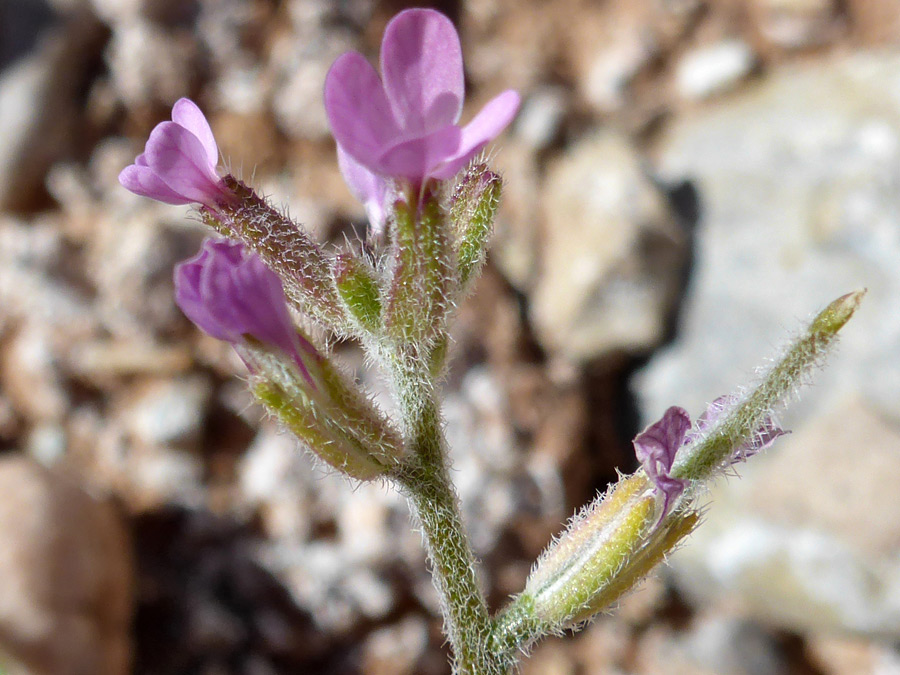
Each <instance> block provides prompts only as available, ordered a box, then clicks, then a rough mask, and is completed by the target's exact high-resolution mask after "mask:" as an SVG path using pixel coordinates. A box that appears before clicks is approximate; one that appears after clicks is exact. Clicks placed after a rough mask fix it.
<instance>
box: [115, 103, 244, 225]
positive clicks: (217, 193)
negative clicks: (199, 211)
mask: <svg viewBox="0 0 900 675" xmlns="http://www.w3.org/2000/svg"><path fill="white" fill-rule="evenodd" d="M218 162H219V148H218V146H217V145H216V139H215V138H213V133H212V129H210V127H209V122H207V121H206V117H204V115H203V113H202V112H201V111H200V108H198V107H197V104H196V103H194V102H193V101H191V100H189V99H186V98H182V99H179V100H178V101H177V102H176V103H175V105H174V106H172V121H171V122H161V123H159V124H157V125H156V127H155V128H154V129H153V131H152V132H150V138H149V139H147V145H146V147H145V148H144V152H143V153H142V154H140V155H138V156H137V158H136V159H135V160H134V164H132V165H130V166H126V167H125V168H124V169H123V170H122V172H121V173H120V174H119V183H121V184H122V186H123V187H125V188H126V189H128V190H131V191H132V192H134V193H135V194H138V195H141V196H143V197H150V199H155V200H157V201H160V202H165V203H166V204H191V203H194V202H197V203H199V204H203V205H204V206H208V207H210V208H215V206H216V205H217V204H220V203H222V202H223V201H228V200H229V198H230V193H229V192H228V191H227V190H226V188H225V187H224V185H223V184H222V182H221V180H220V179H219V175H218V173H217V172H216V166H217V164H218Z"/></svg>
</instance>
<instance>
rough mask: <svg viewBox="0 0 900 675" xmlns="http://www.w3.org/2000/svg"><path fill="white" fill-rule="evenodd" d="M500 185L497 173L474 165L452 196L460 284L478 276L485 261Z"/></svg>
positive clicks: (452, 217) (452, 215) (485, 166)
mask: <svg viewBox="0 0 900 675" xmlns="http://www.w3.org/2000/svg"><path fill="white" fill-rule="evenodd" d="M502 188H503V181H502V180H501V178H500V176H499V175H498V174H496V173H494V172H493V171H490V170H489V169H488V168H487V165H486V164H476V165H475V166H473V167H472V168H470V169H469V170H468V171H467V172H466V174H465V176H463V179H462V180H461V181H460V182H459V185H458V186H457V188H456V191H455V193H454V195H453V199H452V205H451V207H450V219H451V221H452V222H453V224H454V227H455V230H456V240H457V253H456V256H457V270H458V273H459V281H460V284H461V285H462V286H463V287H465V286H467V285H468V284H469V282H470V281H472V280H474V279H475V278H476V277H477V276H478V272H479V271H480V269H481V266H482V265H483V264H484V261H485V258H486V256H487V245H488V242H489V241H490V238H491V233H492V232H493V229H494V219H495V217H496V215H497V208H498V207H499V206H500V193H501V191H502Z"/></svg>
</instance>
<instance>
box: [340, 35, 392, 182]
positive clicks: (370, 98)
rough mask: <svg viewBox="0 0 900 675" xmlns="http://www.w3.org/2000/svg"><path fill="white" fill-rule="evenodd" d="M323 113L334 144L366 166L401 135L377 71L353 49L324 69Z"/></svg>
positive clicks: (369, 165) (373, 161)
mask: <svg viewBox="0 0 900 675" xmlns="http://www.w3.org/2000/svg"><path fill="white" fill-rule="evenodd" d="M325 113H326V115H327V116H328V123H329V124H330V125H331V132H332V133H333V134H334V138H335V140H336V141H337V143H338V145H339V146H341V147H342V148H343V149H344V151H345V152H346V153H347V154H349V155H350V156H351V157H353V158H354V159H356V161H358V162H360V163H361V164H363V165H364V166H366V167H368V168H370V169H372V168H373V165H374V163H375V162H376V161H377V159H378V157H380V156H381V154H382V153H383V152H384V151H385V150H386V149H387V148H388V147H390V145H392V144H393V143H396V142H397V139H398V138H399V137H400V134H401V132H400V128H399V127H398V126H397V122H396V121H395V119H394V115H393V113H392V112H391V106H390V103H388V100H387V96H386V95H385V93H384V87H383V86H382V84H381V80H380V79H379V78H378V73H376V72H375V69H374V68H373V67H372V65H371V64H370V63H369V62H368V61H366V59H365V57H363V55H362V54H359V53H357V52H347V53H346V54H342V55H341V56H340V57H338V59H337V61H335V62H334V64H333V65H332V66H331V69H330V70H329V71H328V75H327V76H326V77H325Z"/></svg>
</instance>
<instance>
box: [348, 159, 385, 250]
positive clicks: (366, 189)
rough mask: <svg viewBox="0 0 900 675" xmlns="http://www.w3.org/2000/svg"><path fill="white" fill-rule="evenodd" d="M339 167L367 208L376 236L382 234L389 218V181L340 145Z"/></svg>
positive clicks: (352, 189) (355, 194) (353, 191)
mask: <svg viewBox="0 0 900 675" xmlns="http://www.w3.org/2000/svg"><path fill="white" fill-rule="evenodd" d="M338 167H340V170H341V174H342V175H343V176H344V180H345V181H347V185H348V186H349V187H350V191H351V192H352V193H353V196H355V197H356V198H357V199H358V200H359V201H361V202H362V203H363V206H364V207H365V209H366V215H367V216H368V217H369V225H370V227H371V228H372V229H371V232H372V235H374V236H376V237H377V236H381V234H382V232H383V231H384V223H385V220H386V218H387V211H386V209H385V200H386V199H387V194H388V184H387V181H386V180H385V179H384V178H382V177H381V176H379V175H378V174H376V173H373V172H371V171H369V170H368V169H367V168H366V167H364V166H363V165H362V164H360V163H359V162H357V161H356V160H355V159H353V158H352V157H351V156H350V155H348V154H347V153H346V152H344V149H343V148H342V147H341V146H340V145H339V146H338Z"/></svg>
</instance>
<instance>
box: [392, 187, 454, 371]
mask: <svg viewBox="0 0 900 675" xmlns="http://www.w3.org/2000/svg"><path fill="white" fill-rule="evenodd" d="M422 192H423V194H422V199H421V201H419V200H417V199H414V198H413V196H412V195H407V198H406V199H404V200H398V201H397V202H396V203H395V204H394V228H393V234H394V239H393V250H392V252H391V257H392V275H391V283H390V286H389V289H388V293H387V302H386V305H385V311H384V317H385V318H384V325H385V329H386V331H387V333H388V335H389V336H390V337H391V338H393V339H394V341H395V342H397V343H400V344H414V345H420V346H426V345H430V344H431V343H432V342H433V341H434V340H435V339H436V338H438V337H439V336H440V335H441V334H443V332H444V329H445V327H446V319H447V315H448V313H449V311H448V310H449V308H450V302H451V301H450V298H451V296H452V295H453V288H454V285H455V279H456V274H455V265H454V264H453V260H452V255H453V253H452V249H451V245H450V233H449V232H448V227H447V222H446V213H445V211H444V209H443V206H442V205H441V203H440V199H439V196H438V195H437V193H436V192H435V189H434V186H433V185H426V186H425V187H424V188H423V190H422ZM423 353H424V352H423Z"/></svg>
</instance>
